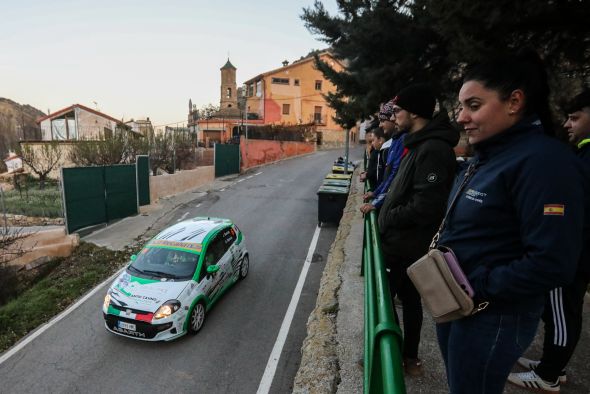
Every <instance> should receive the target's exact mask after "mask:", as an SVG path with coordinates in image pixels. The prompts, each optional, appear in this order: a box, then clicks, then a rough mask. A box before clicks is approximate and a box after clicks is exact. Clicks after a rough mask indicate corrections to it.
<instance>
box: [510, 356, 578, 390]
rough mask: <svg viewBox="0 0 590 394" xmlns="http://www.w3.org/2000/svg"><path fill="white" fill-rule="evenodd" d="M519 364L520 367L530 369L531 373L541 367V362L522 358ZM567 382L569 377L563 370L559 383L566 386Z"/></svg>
mask: <svg viewBox="0 0 590 394" xmlns="http://www.w3.org/2000/svg"><path fill="white" fill-rule="evenodd" d="M517 363H518V365H520V366H521V367H523V368H526V369H530V370H531V371H534V370H535V368H537V365H539V363H540V361H538V360H531V359H528V358H526V357H520V358H519V359H518V361H517ZM566 382H567V375H566V373H565V370H563V371H561V372H560V373H559V383H561V384H564V383H566Z"/></svg>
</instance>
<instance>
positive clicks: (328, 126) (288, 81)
mask: <svg viewBox="0 0 590 394" xmlns="http://www.w3.org/2000/svg"><path fill="white" fill-rule="evenodd" d="M318 56H319V58H320V59H321V60H322V61H324V62H327V63H328V64H329V65H330V66H331V67H332V68H333V69H334V70H336V71H338V72H340V71H342V70H344V66H343V65H342V63H340V62H339V61H338V60H337V59H335V58H334V57H333V56H332V55H331V53H330V52H329V51H323V52H320V53H319V54H318ZM243 89H244V91H245V95H246V104H245V107H246V112H247V119H249V120H258V119H259V120H262V123H263V124H282V125H287V126H288V125H298V124H315V125H316V131H317V132H318V140H319V141H318V143H322V142H323V143H335V144H340V143H343V142H344V138H345V136H344V133H343V129H342V127H340V126H339V125H338V124H337V123H336V122H335V121H334V119H333V117H334V116H335V115H336V112H335V111H334V110H333V109H332V108H330V107H329V106H328V103H327V102H326V100H325V98H324V95H326V94H328V93H330V92H335V91H336V87H335V86H334V85H333V84H332V83H331V82H330V81H328V80H327V79H325V78H324V75H323V74H322V72H321V71H319V70H317V69H316V68H315V62H314V56H312V55H310V56H307V57H305V58H302V59H300V60H297V61H295V62H293V63H291V64H289V63H288V62H287V61H284V62H283V66H282V67H280V68H277V69H274V70H271V71H267V72H265V73H262V74H260V75H258V76H256V77H254V78H251V79H249V80H247V81H246V82H245V83H244V88H243Z"/></svg>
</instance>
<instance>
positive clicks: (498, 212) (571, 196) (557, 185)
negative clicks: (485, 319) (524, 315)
mask: <svg viewBox="0 0 590 394" xmlns="http://www.w3.org/2000/svg"><path fill="white" fill-rule="evenodd" d="M475 151H476V154H475V156H474V158H473V160H472V162H476V163H478V164H477V167H476V168H477V169H476V172H475V174H474V175H473V177H472V178H471V180H470V181H469V183H468V184H467V186H466V187H465V188H464V189H463V192H462V193H461V195H460V196H459V197H458V198H457V202H456V204H455V207H454V208H453V210H452V211H451V213H450V214H449V217H448V219H447V222H446V225H445V229H444V231H443V233H442V234H441V238H440V241H439V245H444V246H448V247H450V248H452V249H453V250H454V252H455V254H456V255H457V258H458V260H459V262H460V264H461V266H462V268H463V270H464V271H465V273H466V274H467V276H468V278H469V280H470V282H471V285H472V286H473V288H474V291H475V297H474V299H475V301H476V302H479V301H489V302H490V305H489V307H488V311H493V312H498V313H520V312H532V313H538V314H539V315H540V313H541V311H542V309H543V305H544V296H545V295H546V293H547V292H548V291H549V290H551V289H553V288H555V287H559V286H562V285H567V284H569V283H570V282H571V281H572V280H573V277H574V274H575V271H576V266H577V262H578V259H579V257H580V251H581V248H582V228H583V217H584V190H583V185H582V183H583V178H582V168H581V167H582V166H581V161H580V160H579V159H578V158H577V157H575V155H574V154H573V153H572V152H571V150H570V149H569V148H568V146H566V145H564V144H562V143H560V142H558V141H556V140H554V139H551V138H550V137H547V136H546V135H544V134H543V130H542V127H541V125H540V122H539V121H538V119H537V118H529V119H527V120H524V121H522V122H520V123H519V124H517V125H515V126H513V127H512V128H510V129H508V130H506V131H504V132H502V133H500V134H498V135H496V136H494V137H492V138H490V139H488V140H486V141H483V142H482V143H480V144H478V145H477V146H475ZM463 175H464V171H462V173H460V174H459V176H458V177H457V180H456V182H455V185H454V187H453V190H452V191H451V193H450V197H449V202H450V201H451V200H452V197H453V196H454V195H455V193H456V190H457V188H458V186H459V183H460V182H461V180H462V179H463Z"/></svg>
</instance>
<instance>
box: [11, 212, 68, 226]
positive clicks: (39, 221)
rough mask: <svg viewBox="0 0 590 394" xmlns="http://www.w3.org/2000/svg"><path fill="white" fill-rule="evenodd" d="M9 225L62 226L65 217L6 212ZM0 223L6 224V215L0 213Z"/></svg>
mask: <svg viewBox="0 0 590 394" xmlns="http://www.w3.org/2000/svg"><path fill="white" fill-rule="evenodd" d="M6 223H7V226H9V227H11V226H15V227H29V226H62V225H63V224H64V219H63V218H44V217H35V216H24V215H13V214H10V213H9V214H6ZM0 225H1V226H4V215H0Z"/></svg>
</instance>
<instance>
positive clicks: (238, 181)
mask: <svg viewBox="0 0 590 394" xmlns="http://www.w3.org/2000/svg"><path fill="white" fill-rule="evenodd" d="M240 182H244V180H243V179H238V180H237V181H236V183H240Z"/></svg>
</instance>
